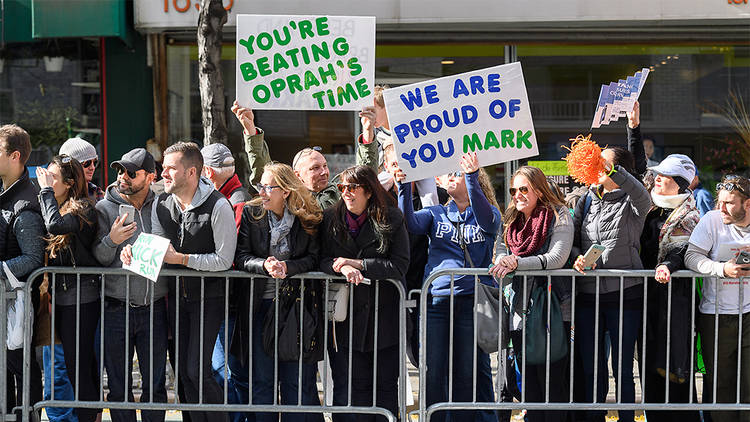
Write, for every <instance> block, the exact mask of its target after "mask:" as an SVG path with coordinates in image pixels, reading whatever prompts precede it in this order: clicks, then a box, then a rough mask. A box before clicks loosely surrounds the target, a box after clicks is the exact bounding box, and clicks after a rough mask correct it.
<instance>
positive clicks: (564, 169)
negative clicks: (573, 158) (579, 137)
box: [526, 160, 583, 195]
mask: <svg viewBox="0 0 750 422" xmlns="http://www.w3.org/2000/svg"><path fill="white" fill-rule="evenodd" d="M526 164H527V165H529V166H532V167H536V168H538V169H539V170H541V171H542V172H543V173H544V175H545V176H546V177H547V180H548V181H550V182H555V184H556V185H557V187H559V188H560V191H561V192H562V193H563V195H567V194H569V193H571V192H573V191H574V190H575V189H576V188H578V187H580V186H583V185H582V184H580V183H578V182H576V181H575V180H573V178H572V177H570V174H568V163H567V162H565V161H563V160H556V161H529V162H528V163H526Z"/></svg>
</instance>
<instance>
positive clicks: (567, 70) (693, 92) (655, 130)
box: [518, 45, 750, 186]
mask: <svg viewBox="0 0 750 422" xmlns="http://www.w3.org/2000/svg"><path fill="white" fill-rule="evenodd" d="M518 57H519V60H520V61H521V63H522V64H523V69H524V75H525V77H526V86H527V89H528V93H529V102H530V103H531V107H532V116H533V118H534V126H535V127H536V131H537V140H538V141H539V142H540V156H539V157H536V158H534V160H558V159H560V157H561V156H562V155H564V153H565V151H564V150H562V148H561V147H562V146H563V145H568V144H569V141H568V139H569V138H572V137H575V135H576V134H578V133H583V134H587V133H589V132H591V130H590V127H591V120H592V118H593V115H594V106H595V102H596V98H597V97H598V95H599V88H600V86H601V85H602V84H607V83H609V82H612V81H617V80H618V79H620V78H623V77H625V76H627V75H632V74H633V73H635V72H636V71H638V70H640V69H641V68H642V67H648V68H650V69H651V73H650V74H649V76H648V80H647V82H646V85H645V86H644V90H643V93H642V94H641V97H640V104H641V129H642V132H643V133H644V136H646V137H649V138H651V139H653V140H654V144H655V153H654V155H653V157H652V159H654V160H656V161H659V160H661V159H663V158H664V157H665V156H667V155H669V154H673V153H682V154H686V155H689V156H690V157H692V158H693V160H694V161H695V162H696V164H697V165H698V167H699V169H700V175H701V176H700V177H701V179H702V180H703V181H704V184H705V185H707V186H708V185H714V184H715V183H714V182H715V181H716V180H717V179H719V178H720V176H721V174H724V173H727V172H734V171H738V170H742V167H744V168H747V165H748V162H750V156H748V154H747V151H748V149H747V148H745V149H743V148H741V147H740V137H739V135H738V134H737V133H736V132H735V131H734V130H733V129H732V128H731V127H730V125H729V124H728V122H727V120H726V119H725V118H724V117H723V116H722V112H721V108H722V107H724V106H726V105H727V101H728V100H729V99H730V98H731V95H737V96H738V98H739V99H741V100H742V101H744V103H745V104H746V105H747V104H750V47H748V46H733V45H726V46H694V45H689V46H679V45H676V46H651V45H649V46H642V45H629V46H621V45H597V46H590V45H575V46H551V45H525V46H524V45H521V46H519V47H518ZM625 124H626V119H625V118H622V119H621V120H620V121H618V122H617V123H613V124H610V125H609V126H603V127H602V128H599V129H595V130H594V131H593V138H594V139H596V141H597V142H598V143H599V144H600V145H622V146H625V144H626V133H625ZM743 151H745V152H744V154H745V155H743ZM730 157H743V159H741V160H735V159H730Z"/></svg>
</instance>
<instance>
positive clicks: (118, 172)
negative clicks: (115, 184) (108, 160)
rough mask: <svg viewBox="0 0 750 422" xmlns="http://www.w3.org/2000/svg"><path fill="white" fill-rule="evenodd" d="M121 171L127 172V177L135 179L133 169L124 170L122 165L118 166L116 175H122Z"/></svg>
mask: <svg viewBox="0 0 750 422" xmlns="http://www.w3.org/2000/svg"><path fill="white" fill-rule="evenodd" d="M123 173H125V174H127V175H128V177H129V178H131V179H135V172H134V171H130V170H126V169H124V168H122V167H118V168H117V175H118V176H122V174H123Z"/></svg>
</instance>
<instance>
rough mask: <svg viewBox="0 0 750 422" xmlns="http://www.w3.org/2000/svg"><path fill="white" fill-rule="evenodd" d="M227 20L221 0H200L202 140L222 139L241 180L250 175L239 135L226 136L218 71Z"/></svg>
mask: <svg viewBox="0 0 750 422" xmlns="http://www.w3.org/2000/svg"><path fill="white" fill-rule="evenodd" d="M225 23H227V11H226V9H224V5H223V4H222V0H201V2H200V12H199V14H198V85H199V89H200V94H201V119H202V121H203V144H204V145H208V144H215V143H222V144H225V145H227V146H228V147H229V149H230V150H231V151H232V154H233V155H234V158H235V168H236V172H237V175H238V176H239V177H240V181H244V182H245V183H247V181H248V180H249V177H250V172H249V171H248V169H249V166H248V164H247V157H246V156H245V152H244V145H243V140H242V136H237V137H233V138H234V139H232V140H231V142H230V139H229V136H228V134H227V120H226V119H227V107H226V101H225V99H224V78H223V77H222V74H221V43H222V28H223V26H224V24H225Z"/></svg>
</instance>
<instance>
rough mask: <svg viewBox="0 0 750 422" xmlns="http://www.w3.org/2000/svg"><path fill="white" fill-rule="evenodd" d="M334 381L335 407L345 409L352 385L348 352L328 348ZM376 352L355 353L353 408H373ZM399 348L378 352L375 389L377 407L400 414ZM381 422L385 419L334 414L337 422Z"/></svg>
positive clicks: (345, 349) (354, 351)
mask: <svg viewBox="0 0 750 422" xmlns="http://www.w3.org/2000/svg"><path fill="white" fill-rule="evenodd" d="M328 354H329V357H330V360H331V376H332V378H333V405H334V406H346V404H347V401H348V384H349V349H348V348H346V347H341V346H339V350H338V352H336V351H334V350H333V348H329V350H328ZM373 358H374V353H373V352H358V351H356V350H353V351H352V374H353V376H352V406H367V407H369V406H372V405H373V403H372V387H373V379H372V375H373V374H372V370H373ZM398 362H399V356H398V346H391V347H387V348H385V349H380V350H378V360H377V365H378V372H377V380H376V383H375V384H376V385H375V392H376V398H375V405H376V406H377V407H382V408H384V409H387V410H390V411H391V413H393V414H394V415H395V416H396V417H399V416H402V415H399V414H398ZM376 420H378V421H380V420H385V418H383V417H377V419H376V416H375V415H359V414H345V413H334V414H333V421H334V422H355V421H356V422H361V421H372V422H374V421H376Z"/></svg>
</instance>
